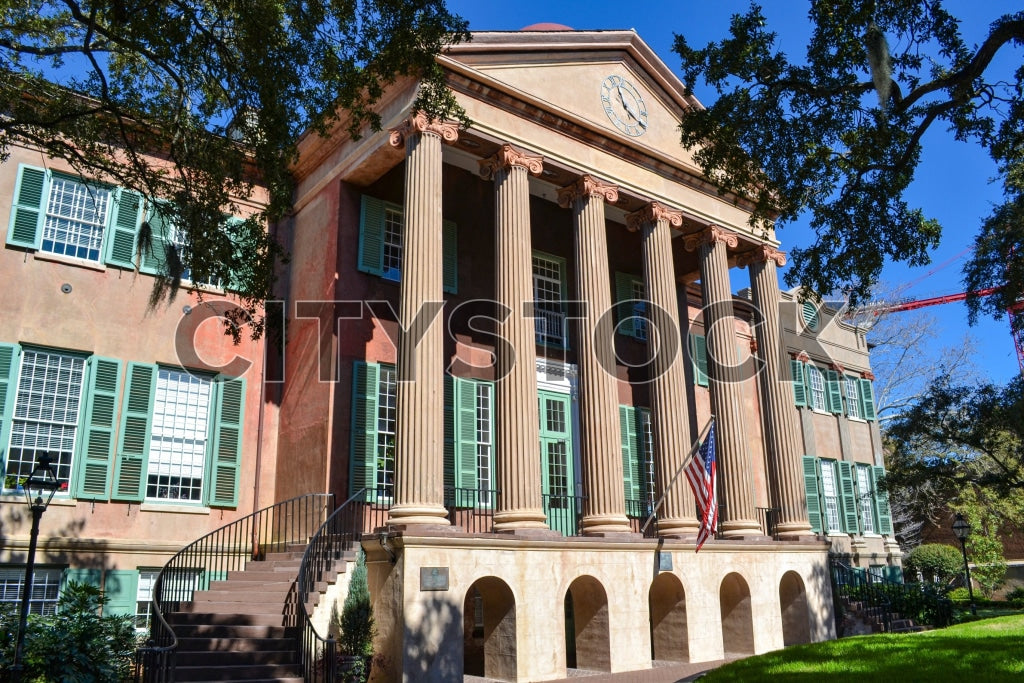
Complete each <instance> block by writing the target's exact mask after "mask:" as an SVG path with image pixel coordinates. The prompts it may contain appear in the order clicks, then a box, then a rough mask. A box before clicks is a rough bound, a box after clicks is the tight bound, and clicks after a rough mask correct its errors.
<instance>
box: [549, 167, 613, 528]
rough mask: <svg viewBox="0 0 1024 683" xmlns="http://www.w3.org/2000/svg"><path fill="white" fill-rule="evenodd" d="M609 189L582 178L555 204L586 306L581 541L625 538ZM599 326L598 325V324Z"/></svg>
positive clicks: (581, 350)
mask: <svg viewBox="0 0 1024 683" xmlns="http://www.w3.org/2000/svg"><path fill="white" fill-rule="evenodd" d="M618 196H619V191H618V188H617V187H615V186H614V185H609V184H608V183H605V182H602V181H600V180H597V179H596V178H593V177H591V176H586V175H585V176H583V177H582V178H580V179H579V180H578V181H577V182H575V183H573V184H572V185H570V186H569V187H565V188H562V189H561V190H559V192H558V203H559V205H560V206H562V207H563V208H572V218H573V228H574V230H573V231H574V234H575V240H574V241H575V246H576V294H577V296H579V298H580V299H581V300H583V301H585V302H586V303H587V307H588V310H587V312H586V315H585V316H583V317H582V318H580V319H579V320H578V323H579V324H578V327H577V329H578V330H579V335H578V340H579V368H580V373H579V374H580V431H581V432H582V433H581V434H580V445H581V446H582V452H583V458H582V459H583V485H584V488H585V490H584V494H585V495H586V500H585V501H584V504H583V521H582V523H581V527H582V531H583V534H584V535H597V534H608V533H629V532H630V528H629V519H627V518H626V497H625V492H624V491H623V488H622V480H623V479H622V478H623V475H622V451H621V439H620V435H619V408H618V399H617V391H616V386H615V383H616V379H615V377H614V375H613V374H612V373H614V371H615V350H614V348H613V343H614V341H613V336H614V333H615V331H614V328H613V325H612V316H609V315H605V314H606V313H608V312H609V311H610V310H611V306H612V295H611V278H610V276H609V274H608V271H609V269H608V235H607V233H606V231H605V218H604V203H605V202H606V201H608V202H615V201H616V200H617V199H618ZM600 321H604V323H605V324H604V325H601V326H599V325H598V323H599V322H600Z"/></svg>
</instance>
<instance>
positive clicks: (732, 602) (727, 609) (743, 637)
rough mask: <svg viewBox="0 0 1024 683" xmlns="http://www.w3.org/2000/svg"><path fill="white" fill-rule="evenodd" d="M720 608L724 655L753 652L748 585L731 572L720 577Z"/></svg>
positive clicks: (752, 624) (751, 613) (752, 620)
mask: <svg viewBox="0 0 1024 683" xmlns="http://www.w3.org/2000/svg"><path fill="white" fill-rule="evenodd" d="M718 599H719V604H720V605H721V609H722V645H723V650H724V651H725V654H726V656H729V655H750V654H754V614H753V610H752V609H751V604H750V587H749V586H748V585H747V582H746V580H745V579H744V578H743V577H742V576H740V575H739V574H737V573H736V572H733V573H731V574H728V575H726V577H725V578H724V579H722V585H721V587H720V589H719V592H718Z"/></svg>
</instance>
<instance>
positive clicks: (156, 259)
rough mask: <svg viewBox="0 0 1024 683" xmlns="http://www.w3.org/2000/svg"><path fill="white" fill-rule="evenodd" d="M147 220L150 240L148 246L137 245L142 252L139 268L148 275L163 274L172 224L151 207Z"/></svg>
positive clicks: (164, 272)
mask: <svg viewBox="0 0 1024 683" xmlns="http://www.w3.org/2000/svg"><path fill="white" fill-rule="evenodd" d="M147 220H148V221H149V235H150V242H149V245H148V246H147V245H139V246H140V251H141V253H142V257H141V258H140V259H139V270H140V271H141V272H143V273H148V274H149V275H164V274H166V273H167V245H168V243H169V242H170V236H171V227H172V226H171V224H170V223H169V222H168V221H167V219H166V217H164V215H163V214H162V213H160V212H159V211H157V210H156V209H153V208H150V210H149V213H148V217H147Z"/></svg>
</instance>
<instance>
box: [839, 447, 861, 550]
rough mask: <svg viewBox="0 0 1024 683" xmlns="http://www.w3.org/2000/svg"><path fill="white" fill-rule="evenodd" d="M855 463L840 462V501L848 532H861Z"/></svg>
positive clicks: (844, 527) (845, 529) (844, 529)
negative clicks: (855, 482)
mask: <svg viewBox="0 0 1024 683" xmlns="http://www.w3.org/2000/svg"><path fill="white" fill-rule="evenodd" d="M853 481H854V479H853V465H851V464H850V463H848V462H840V463H839V501H840V503H841V504H842V519H843V531H845V532H846V533H848V534H859V533H860V520H859V519H858V515H857V489H856V488H855V487H854V484H853Z"/></svg>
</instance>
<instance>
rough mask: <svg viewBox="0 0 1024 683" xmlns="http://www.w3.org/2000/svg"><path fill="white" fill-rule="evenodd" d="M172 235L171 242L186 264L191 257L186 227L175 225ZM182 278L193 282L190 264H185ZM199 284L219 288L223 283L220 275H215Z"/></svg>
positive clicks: (171, 231)
mask: <svg viewBox="0 0 1024 683" xmlns="http://www.w3.org/2000/svg"><path fill="white" fill-rule="evenodd" d="M170 237H171V242H172V243H173V244H174V246H175V248H176V249H177V251H178V255H179V257H180V258H181V261H182V264H183V266H184V264H185V263H186V262H187V261H188V260H189V258H190V255H189V251H188V248H187V247H186V241H185V229H184V228H182V227H181V226H179V225H175V226H174V227H173V228H171V230H170ZM181 279H182V280H187V281H189V282H193V279H192V269H191V268H189V267H188V266H184V267H183V268H182V271H181ZM197 284H203V285H208V286H210V287H218V288H219V287H221V285H222V284H223V283H222V282H221V280H220V278H219V277H214V278H212V279H210V280H203V281H201V282H199V283H197Z"/></svg>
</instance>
